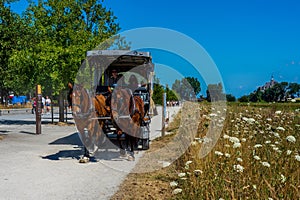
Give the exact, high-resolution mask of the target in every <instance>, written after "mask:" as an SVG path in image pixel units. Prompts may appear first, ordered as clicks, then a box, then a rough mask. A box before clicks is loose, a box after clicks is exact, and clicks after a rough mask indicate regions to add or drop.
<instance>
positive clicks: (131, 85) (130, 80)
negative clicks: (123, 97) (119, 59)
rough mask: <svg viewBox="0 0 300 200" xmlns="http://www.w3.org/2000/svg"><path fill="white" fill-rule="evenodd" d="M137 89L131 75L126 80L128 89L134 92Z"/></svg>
mask: <svg viewBox="0 0 300 200" xmlns="http://www.w3.org/2000/svg"><path fill="white" fill-rule="evenodd" d="M138 87H139V83H138V80H137V78H136V76H135V75H133V74H131V75H130V77H129V79H128V88H130V89H131V90H132V91H134V90H136V89H137V88H138Z"/></svg>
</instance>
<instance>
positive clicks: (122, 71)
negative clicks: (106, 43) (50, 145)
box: [72, 50, 154, 152]
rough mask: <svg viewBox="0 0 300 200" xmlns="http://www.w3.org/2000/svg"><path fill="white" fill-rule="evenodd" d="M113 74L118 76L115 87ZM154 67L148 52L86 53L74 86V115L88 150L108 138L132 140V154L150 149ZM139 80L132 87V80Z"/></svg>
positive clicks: (91, 149)
mask: <svg viewBox="0 0 300 200" xmlns="http://www.w3.org/2000/svg"><path fill="white" fill-rule="evenodd" d="M112 71H117V72H118V73H119V76H118V78H117V81H115V82H114V83H113V84H112V82H111V78H112V77H111V76H112ZM153 72H154V65H153V63H152V58H151V55H150V53H149V52H138V51H126V50H93V51H89V52H87V58H86V60H85V61H84V62H83V64H82V66H81V68H80V70H79V72H78V74H77V77H76V80H75V85H74V91H73V99H72V101H73V115H74V120H75V122H76V126H77V129H78V132H79V135H80V137H81V140H82V142H83V143H84V145H85V147H86V148H87V150H89V151H90V152H93V151H95V149H97V148H95V147H99V146H101V144H102V143H103V141H105V139H106V138H108V139H109V140H110V141H111V142H114V143H115V142H117V144H119V145H120V146H121V149H122V141H125V142H128V141H131V142H130V143H131V151H133V150H134V149H142V150H146V149H148V148H149V134H150V128H149V126H150V122H151V115H152V113H153V111H152V109H153V107H152V105H153V103H152V100H151V94H152V87H153V84H152V79H153ZM132 76H134V77H135V79H136V80H137V83H136V85H134V86H133V85H132V83H131V77H132Z"/></svg>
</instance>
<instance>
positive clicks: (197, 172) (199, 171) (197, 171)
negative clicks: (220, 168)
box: [194, 169, 203, 176]
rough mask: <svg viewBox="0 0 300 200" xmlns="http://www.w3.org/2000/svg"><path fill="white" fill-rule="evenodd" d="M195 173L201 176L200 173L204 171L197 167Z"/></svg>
mask: <svg viewBox="0 0 300 200" xmlns="http://www.w3.org/2000/svg"><path fill="white" fill-rule="evenodd" d="M194 174H195V176H199V175H200V174H203V171H202V170H200V169H196V170H194Z"/></svg>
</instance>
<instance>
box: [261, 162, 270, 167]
mask: <svg viewBox="0 0 300 200" xmlns="http://www.w3.org/2000/svg"><path fill="white" fill-rule="evenodd" d="M261 164H262V165H263V166H265V167H271V165H270V164H269V163H268V162H261Z"/></svg>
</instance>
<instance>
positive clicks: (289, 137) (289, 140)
mask: <svg viewBox="0 0 300 200" xmlns="http://www.w3.org/2000/svg"><path fill="white" fill-rule="evenodd" d="M286 140H287V141H288V142H291V143H295V142H296V138H295V137H294V136H292V135H289V136H287V137H286Z"/></svg>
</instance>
